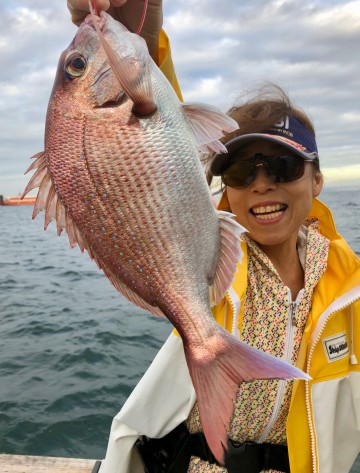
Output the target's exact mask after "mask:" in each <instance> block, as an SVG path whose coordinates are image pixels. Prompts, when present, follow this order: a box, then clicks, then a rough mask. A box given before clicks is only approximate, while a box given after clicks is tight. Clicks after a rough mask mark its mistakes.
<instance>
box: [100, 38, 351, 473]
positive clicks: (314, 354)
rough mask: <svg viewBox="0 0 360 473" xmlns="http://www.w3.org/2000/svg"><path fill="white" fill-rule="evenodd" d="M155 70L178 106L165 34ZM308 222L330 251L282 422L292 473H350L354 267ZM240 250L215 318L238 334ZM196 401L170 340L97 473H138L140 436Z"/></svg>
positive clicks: (346, 252)
mask: <svg viewBox="0 0 360 473" xmlns="http://www.w3.org/2000/svg"><path fill="white" fill-rule="evenodd" d="M159 67H160V69H161V70H162V72H163V73H164V74H165V76H166V77H167V78H168V79H169V81H170V83H171V84H172V85H173V87H174V89H175V91H176V92H177V94H178V97H179V98H180V100H181V93H180V89H179V86H178V83H177V79H176V75H175V72H174V68H173V64H172V59H171V53H170V45H169V40H168V38H167V36H166V34H165V33H164V32H163V31H162V32H161V34H160V38H159ZM221 205H225V206H226V202H225V203H224V202H222V203H221ZM220 207H221V206H220ZM309 217H316V218H317V219H318V220H319V221H320V224H321V225H320V231H321V233H322V234H323V235H325V236H326V237H327V238H328V239H329V240H330V242H331V244H330V249H329V254H328V265H327V270H326V272H325V273H324V275H323V276H322V278H321V279H320V281H319V283H318V284H317V286H316V288H315V291H314V294H313V305H312V310H311V313H310V315H309V318H308V321H307V325H306V327H305V331H304V336H303V341H302V345H301V348H300V353H299V357H298V363H297V364H298V366H299V367H300V368H301V369H303V370H305V371H307V372H308V373H309V374H310V375H311V377H312V380H311V381H309V382H304V381H297V382H295V385H294V389H293V396H292V401H291V405H290V411H289V416H288V422H287V439H288V447H289V455H290V465H291V472H292V473H310V472H313V473H348V471H349V469H350V467H351V465H352V463H353V462H354V460H355V458H356V456H357V454H358V453H359V451H360V364H358V362H360V338H359V335H360V260H359V258H358V257H357V256H356V255H355V254H354V253H353V251H352V250H351V249H350V248H349V246H348V245H347V243H346V242H345V240H344V239H343V238H342V237H341V235H339V234H338V233H337V231H336V228H335V225H334V222H333V218H332V215H331V213H330V210H329V209H328V208H327V207H326V206H325V205H323V204H322V203H321V202H320V201H318V200H316V199H314V202H313V207H312V209H311V212H310V215H309ZM243 250H244V257H243V260H242V263H241V264H239V265H238V272H237V273H236V277H235V281H234V283H233V285H232V287H231V289H230V290H229V291H228V292H227V294H226V297H225V298H224V299H223V301H222V302H221V303H220V304H219V305H218V306H216V307H215V308H214V311H213V313H214V317H215V318H216V320H217V321H218V322H219V323H220V324H221V325H223V326H225V327H226V328H227V329H228V330H229V331H231V332H233V333H235V332H236V331H237V330H238V329H241V324H242V310H241V308H242V307H241V301H243V300H244V298H245V292H246V284H247V252H246V245H245V244H244V245H243ZM195 400H196V396H195V392H194V388H193V385H192V382H191V379H190V376H189V371H188V368H187V364H186V360H185V356H184V351H183V345H182V340H181V338H180V337H178V336H176V335H175V334H171V335H170V337H169V338H168V340H167V341H166V343H165V344H164V346H163V347H162V349H161V350H160V352H159V353H158V355H157V356H156V358H155V359H154V361H153V363H152V364H151V366H150V367H149V369H148V370H147V372H146V373H145V375H144V376H143V378H142V379H141V380H140V382H139V383H138V385H137V386H136V388H135V389H134V391H133V393H132V394H131V396H130V397H129V398H128V400H127V401H126V403H125V404H124V406H123V408H122V409H121V411H120V412H119V413H118V414H117V415H116V416H115V418H114V420H113V423H112V427H111V432H110V437H109V444H108V449H107V453H106V458H105V460H104V461H103V462H102V465H101V473H143V471H144V468H143V466H142V463H141V461H140V459H139V458H138V456H137V454H136V450H135V449H134V444H135V442H136V440H137V438H138V437H139V435H147V436H149V437H152V438H156V437H162V436H164V435H166V434H167V433H169V432H170V431H172V430H173V429H174V428H175V427H176V426H177V425H179V424H180V423H181V422H183V421H184V420H185V419H187V418H188V416H189V414H190V412H191V410H192V407H193V405H194V403H195ZM159 413H161V415H159Z"/></svg>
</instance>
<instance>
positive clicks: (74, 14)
mask: <svg viewBox="0 0 360 473" xmlns="http://www.w3.org/2000/svg"><path fill="white" fill-rule="evenodd" d="M67 6H68V9H69V10H70V13H71V20H72V22H73V23H75V24H76V25H77V26H79V25H80V24H81V23H82V22H83V21H84V19H85V17H86V16H87V15H88V14H89V0H67ZM96 7H97V10H98V11H99V12H100V11H106V12H107V13H108V14H109V15H111V16H112V17H113V18H115V20H118V21H120V23H122V24H123V25H124V26H126V28H127V29H128V30H129V31H132V32H135V31H137V29H138V27H139V24H140V23H141V19H142V18H141V17H142V14H143V10H144V0H96ZM162 23H163V13H162V0H149V1H148V2H147V6H146V16H145V19H144V23H143V25H142V28H141V32H140V33H139V34H140V35H141V36H142V37H143V38H144V39H145V41H146V44H147V46H148V49H149V53H150V56H151V57H152V58H153V59H154V61H155V62H156V63H158V38H159V32H160V30H161V28H162Z"/></svg>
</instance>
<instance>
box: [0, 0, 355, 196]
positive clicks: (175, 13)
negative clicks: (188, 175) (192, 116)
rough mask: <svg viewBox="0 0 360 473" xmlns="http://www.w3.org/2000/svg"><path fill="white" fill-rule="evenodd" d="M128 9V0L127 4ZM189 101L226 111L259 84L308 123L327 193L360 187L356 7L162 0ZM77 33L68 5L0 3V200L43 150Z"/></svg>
mask: <svg viewBox="0 0 360 473" xmlns="http://www.w3.org/2000/svg"><path fill="white" fill-rule="evenodd" d="M128 1H131V0H128ZM163 4H164V28H165V30H166V32H167V33H168V35H169V37H170V40H171V48H172V56H173V60H174V63H175V67H176V71H177V75H178V79H179V82H180V86H181V88H182V92H183V96H184V99H185V100H186V101H196V102H205V103H209V104H213V105H217V106H219V107H220V108H221V109H222V110H223V111H226V110H227V109H228V108H229V107H230V106H232V105H233V104H235V103H236V101H237V100H238V97H239V96H240V95H241V94H242V93H244V91H247V90H251V89H253V88H254V87H257V86H258V85H259V84H261V83H263V81H272V82H275V83H277V84H278V85H280V86H281V87H283V88H284V89H285V90H286V91H287V92H288V93H289V94H290V96H291V97H292V99H293V102H294V103H295V104H296V105H298V106H300V107H302V108H303V109H304V110H305V111H306V112H307V113H308V114H309V115H310V116H311V118H312V119H313V121H314V124H315V128H316V132H317V142H318V148H319V153H320V160H321V166H322V170H323V173H324V176H325V185H326V186H344V185H353V184H359V183H360V158H359V148H360V61H359V53H360V51H359V45H360V1H359V0H356V1H340V0H319V1H317V0H314V1H310V0H302V1H301V2H299V1H298V0H241V1H240V0H223V1H219V0H217V1H215V0H176V1H174V0H163ZM75 33H76V27H75V26H74V25H73V24H72V23H71V21H70V16H69V13H68V11H67V8H66V0H51V2H49V1H48V0H16V1H14V0H8V1H5V0H2V1H1V2H0V90H1V93H0V194H3V195H5V196H11V195H18V194H19V193H20V192H22V190H23V189H24V188H25V186H26V183H27V181H28V179H29V177H28V176H24V175H23V173H24V171H25V169H26V168H27V167H28V166H29V165H30V163H31V161H30V159H29V158H30V157H31V156H32V155H34V154H35V153H37V152H39V151H42V150H43V141H44V125H45V115H46V108H47V103H48V100H49V96H50V92H51V88H52V85H53V81H54V76H55V71H56V66H57V61H58V58H59V56H60V53H61V51H62V50H64V49H65V48H66V47H67V46H68V44H69V43H70V41H71V39H72V38H73V36H74V35H75Z"/></svg>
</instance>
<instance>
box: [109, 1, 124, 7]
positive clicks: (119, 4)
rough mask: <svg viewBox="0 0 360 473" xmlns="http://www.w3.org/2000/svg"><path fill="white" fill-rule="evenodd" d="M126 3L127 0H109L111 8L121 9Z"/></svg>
mask: <svg viewBox="0 0 360 473" xmlns="http://www.w3.org/2000/svg"><path fill="white" fill-rule="evenodd" d="M126 2H127V0H110V4H111V5H112V6H113V7H122V6H123V5H124V4H125V3H126Z"/></svg>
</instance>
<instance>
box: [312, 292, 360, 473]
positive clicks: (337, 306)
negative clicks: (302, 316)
mask: <svg viewBox="0 0 360 473" xmlns="http://www.w3.org/2000/svg"><path fill="white" fill-rule="evenodd" d="M359 291H360V286H356V287H355V288H353V289H351V290H350V291H348V292H347V293H345V294H343V295H342V296H340V297H339V298H338V299H336V300H335V301H333V302H332V304H330V306H329V307H328V309H327V310H326V311H325V312H323V314H322V315H321V316H320V318H319V321H318V324H317V325H316V327H315V330H314V331H313V336H312V339H311V341H310V343H311V345H310V351H309V357H308V362H307V366H306V372H307V374H308V375H310V364H311V359H312V356H313V354H314V350H315V347H316V345H317V344H318V342H319V340H320V338H321V335H322V333H323V331H324V329H325V326H326V323H327V321H328V320H329V319H330V317H331V316H332V315H333V314H335V313H336V312H339V311H340V310H344V309H346V308H347V307H349V306H350V305H352V304H354V302H356V301H358V300H359V299H360V294H359ZM353 293H354V295H353ZM309 383H310V382H309V381H305V403H306V411H307V416H308V424H309V430H310V442H311V458H312V464H313V470H312V471H313V473H316V472H317V455H316V445H315V429H314V425H313V421H312V415H311V414H312V413H311V403H310V384H309Z"/></svg>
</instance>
